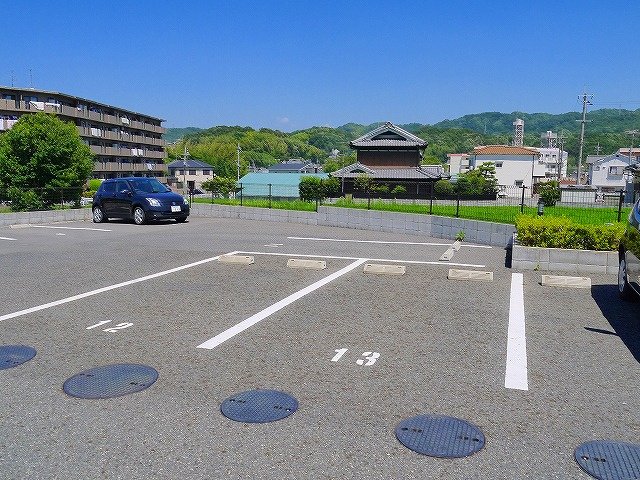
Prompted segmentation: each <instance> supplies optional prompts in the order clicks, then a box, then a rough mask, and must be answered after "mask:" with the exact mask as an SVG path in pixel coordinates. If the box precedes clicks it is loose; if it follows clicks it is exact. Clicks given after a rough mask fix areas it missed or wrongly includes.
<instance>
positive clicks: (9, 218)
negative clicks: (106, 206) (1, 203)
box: [0, 208, 91, 226]
mask: <svg viewBox="0 0 640 480" xmlns="http://www.w3.org/2000/svg"><path fill="white" fill-rule="evenodd" d="M78 220H91V209H90V208H74V209H72V210H47V211H43V212H15V213H0V226H4V225H24V224H27V223H33V224H38V223H52V222H72V221H78Z"/></svg>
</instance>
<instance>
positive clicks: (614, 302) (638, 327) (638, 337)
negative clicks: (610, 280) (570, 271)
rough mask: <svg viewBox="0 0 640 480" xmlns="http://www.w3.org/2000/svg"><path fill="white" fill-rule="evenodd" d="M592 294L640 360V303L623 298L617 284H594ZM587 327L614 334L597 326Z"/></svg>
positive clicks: (625, 342)
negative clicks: (619, 295) (619, 293)
mask: <svg viewBox="0 0 640 480" xmlns="http://www.w3.org/2000/svg"><path fill="white" fill-rule="evenodd" d="M591 295H592V297H593V299H594V300H595V301H596V303H597V304H598V307H600V310H601V311H602V314H603V315H604V317H605V318H606V319H607V321H608V322H609V324H610V325H611V327H612V328H613V330H614V332H615V334H616V335H618V336H619V337H620V339H621V340H622V341H623V342H624V344H625V345H626V347H627V348H628V349H629V351H630V352H631V354H632V355H633V357H634V358H635V359H636V361H638V362H640V303H638V302H628V301H624V300H621V299H620V298H619V297H618V287H617V285H594V286H592V287H591ZM585 329H587V330H589V331H592V332H596V333H603V334H608V335H611V334H613V332H609V331H607V330H600V329H597V328H590V327H585Z"/></svg>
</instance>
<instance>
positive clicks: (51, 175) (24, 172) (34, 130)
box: [0, 113, 93, 207]
mask: <svg viewBox="0 0 640 480" xmlns="http://www.w3.org/2000/svg"><path fill="white" fill-rule="evenodd" d="M92 170H93V154H92V153H91V149H90V148H89V147H88V146H87V145H85V143H84V142H83V141H82V139H81V138H80V135H79V134H78V130H77V129H76V127H75V125H73V124H71V123H66V122H63V121H62V120H60V119H58V118H57V117H56V116H55V115H51V114H46V113H36V114H31V115H23V116H22V117H21V118H20V120H18V122H16V124H15V125H14V126H13V128H11V130H9V131H7V132H6V133H4V134H2V135H1V136H0V189H6V190H8V189H9V188H12V187H13V189H12V191H13V192H22V193H23V194H24V195H27V196H28V199H27V200H28V203H29V204H34V202H35V200H36V199H37V200H39V202H41V203H42V205H43V206H45V207H50V206H51V205H52V204H54V203H56V202H57V201H59V200H60V198H61V194H62V193H63V194H64V198H65V199H69V200H73V201H75V202H76V203H79V202H80V196H81V194H82V186H83V185H84V183H85V182H86V180H87V178H88V177H89V175H90V174H91V171H92ZM14 200H15V201H16V203H17V204H18V203H20V201H21V200H20V199H19V198H16V199H14ZM36 203H37V202H36Z"/></svg>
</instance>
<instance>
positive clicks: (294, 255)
mask: <svg viewBox="0 0 640 480" xmlns="http://www.w3.org/2000/svg"><path fill="white" fill-rule="evenodd" d="M236 253H242V254H243V255H272V256H276V257H300V258H333V259H338V260H359V258H360V257H341V256H336V255H307V254H300V253H276V252H236ZM367 261H370V262H391V263H409V264H415V265H442V266H447V267H451V266H456V267H476V268H484V267H485V266H486V265H475V264H472V263H452V262H447V263H442V262H428V261H425V260H396V259H390V258H368V259H367Z"/></svg>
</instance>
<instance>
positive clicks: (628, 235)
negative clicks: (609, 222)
mask: <svg viewBox="0 0 640 480" xmlns="http://www.w3.org/2000/svg"><path fill="white" fill-rule="evenodd" d="M618 260H619V261H620V267H619V268H618V292H619V293H620V296H621V297H622V298H623V299H637V296H638V295H640V200H638V201H637V202H636V203H635V205H634V206H633V208H632V209H631V212H630V213H629V220H628V222H627V228H626V230H625V232H624V235H623V236H622V239H621V240H620V247H619V248H618Z"/></svg>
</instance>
